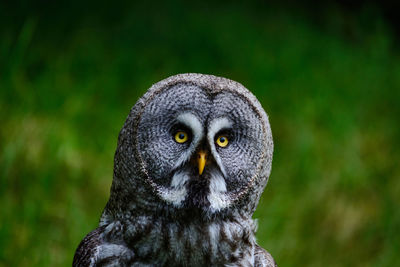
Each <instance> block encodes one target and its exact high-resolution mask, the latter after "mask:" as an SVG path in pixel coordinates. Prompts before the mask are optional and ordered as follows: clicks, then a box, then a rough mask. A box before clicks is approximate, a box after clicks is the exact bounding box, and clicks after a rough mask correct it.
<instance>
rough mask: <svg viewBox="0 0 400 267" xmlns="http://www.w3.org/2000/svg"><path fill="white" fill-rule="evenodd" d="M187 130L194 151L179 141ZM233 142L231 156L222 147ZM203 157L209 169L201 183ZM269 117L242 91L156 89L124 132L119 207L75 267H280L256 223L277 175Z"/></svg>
mask: <svg viewBox="0 0 400 267" xmlns="http://www.w3.org/2000/svg"><path fill="white" fill-rule="evenodd" d="M182 127H183V129H186V131H188V133H189V137H190V138H189V142H186V143H180V144H178V143H177V142H175V141H174V139H173V136H174V131H176V129H182ZM220 132H223V133H226V132H227V136H229V139H230V144H229V145H228V146H227V147H226V148H221V147H218V146H217V145H216V144H215V143H214V139H215V138H216V136H217V135H218V134H219V133H220ZM200 150H202V151H203V150H204V151H207V155H208V156H207V162H208V163H207V165H206V167H205V170H204V173H203V174H199V173H198V169H197V167H196V165H195V163H196V156H197V153H199V151H200ZM272 151H273V142H272V134H271V129H270V126H269V122H268V116H267V115H266V113H265V111H264V110H263V108H262V107H261V105H260V103H259V102H258V101H257V99H256V98H255V97H254V96H253V95H252V94H251V93H250V92H249V91H248V90H247V89H246V88H244V87H243V86H242V85H241V84H239V83H237V82H234V81H231V80H228V79H225V78H221V77H215V76H212V75H202V74H180V75H176V76H172V77H170V78H167V79H165V80H163V81H161V82H158V83H157V84H155V85H153V86H152V87H151V88H150V89H149V90H148V91H147V92H146V94H145V95H144V96H143V97H142V98H140V99H139V100H138V102H137V103H136V105H134V107H133V108H132V109H131V112H130V114H129V116H128V118H127V120H126V122H125V124H124V127H123V128H122V130H121V132H120V135H119V138H118V145H117V150H116V153H115V158H114V179H113V183H112V187H111V191H110V192H111V194H110V199H109V201H108V203H107V205H106V207H105V209H104V212H103V215H102V216H101V219H100V224H99V228H97V229H96V230H94V231H93V232H91V233H89V234H88V235H87V236H86V237H85V239H84V240H83V241H82V242H81V244H80V245H79V247H78V249H77V251H76V254H75V257H74V262H73V265H74V266H275V263H274V261H273V259H272V257H271V255H270V254H269V253H268V252H266V251H265V250H263V249H262V248H260V247H259V246H258V245H257V244H256V241H255V232H256V224H255V222H254V221H253V220H252V218H251V217H252V215H253V213H254V211H255V209H256V207H257V204H258V201H259V198H260V196H261V193H262V192H263V190H264V188H265V186H266V184H267V181H268V177H269V174H270V171H271V163H272Z"/></svg>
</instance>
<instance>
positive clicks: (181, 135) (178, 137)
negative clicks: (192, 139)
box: [175, 131, 189, 144]
mask: <svg viewBox="0 0 400 267" xmlns="http://www.w3.org/2000/svg"><path fill="white" fill-rule="evenodd" d="M188 138H189V137H188V134H187V133H186V132H184V131H178V132H177V133H176V134H175V141H176V142H178V143H179V144H183V143H185V142H186V141H187V140H188Z"/></svg>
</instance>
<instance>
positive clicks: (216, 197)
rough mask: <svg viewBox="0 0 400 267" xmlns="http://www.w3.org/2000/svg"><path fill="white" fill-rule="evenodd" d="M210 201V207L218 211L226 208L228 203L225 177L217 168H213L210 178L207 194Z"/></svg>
mask: <svg viewBox="0 0 400 267" xmlns="http://www.w3.org/2000/svg"><path fill="white" fill-rule="evenodd" d="M207 198H208V201H210V207H211V209H212V210H213V211H219V210H221V209H224V208H226V207H227V206H229V204H230V200H229V198H228V195H227V194H226V183H225V179H224V177H223V176H222V173H220V172H219V171H217V170H213V171H212V174H211V179H210V194H209V195H208V196H207Z"/></svg>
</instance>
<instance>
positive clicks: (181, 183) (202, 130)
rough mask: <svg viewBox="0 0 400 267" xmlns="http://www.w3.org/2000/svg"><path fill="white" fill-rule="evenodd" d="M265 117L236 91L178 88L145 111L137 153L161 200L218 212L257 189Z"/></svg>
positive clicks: (151, 102)
mask: <svg viewBox="0 0 400 267" xmlns="http://www.w3.org/2000/svg"><path fill="white" fill-rule="evenodd" d="M263 120H265V118H263V117H262V115H261V114H260V113H259V111H258V109H257V108H256V107H254V105H253V104H252V103H251V102H250V101H249V100H248V99H247V98H246V97H244V96H243V95H241V94H240V93H238V92H236V91H233V90H218V91H213V92H211V91H210V90H208V89H207V88H203V87H201V86H198V85H195V84H191V83H178V84H175V85H173V86H171V87H169V88H167V89H165V90H162V91H160V92H158V93H157V94H154V95H153V96H151V97H150V98H149V101H148V102H147V103H146V105H145V106H144V108H143V110H142V111H141V114H140V117H139V121H138V125H137V131H136V133H137V136H136V138H137V142H136V144H137V145H136V149H137V154H138V155H139V161H140V163H141V167H142V168H143V170H144V171H145V173H146V176H147V177H146V179H148V181H149V182H150V184H151V186H152V187H153V188H154V189H155V190H154V191H155V192H156V193H157V194H158V196H159V199H160V200H161V201H163V202H166V203H167V204H168V205H172V206H173V207H175V208H178V209H179V208H196V209H201V210H204V211H208V212H213V213H215V212H218V211H220V210H223V209H225V208H228V207H229V206H231V205H232V204H233V203H234V202H235V200H237V199H238V198H239V197H240V196H241V195H243V194H244V193H246V192H247V190H248V189H249V188H250V187H252V186H253V182H254V179H255V177H256V176H257V175H258V173H259V169H260V168H261V167H262V166H260V165H261V163H262V158H263V157H265V155H264V154H263V153H264V151H265V150H266V149H265V146H266V145H267V142H266V141H267V136H266V129H263V127H265V125H266V123H265V121H263Z"/></svg>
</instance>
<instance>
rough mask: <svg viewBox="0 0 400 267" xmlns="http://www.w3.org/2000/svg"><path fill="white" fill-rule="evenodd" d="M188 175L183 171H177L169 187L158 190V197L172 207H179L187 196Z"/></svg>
mask: <svg viewBox="0 0 400 267" xmlns="http://www.w3.org/2000/svg"><path fill="white" fill-rule="evenodd" d="M188 180H189V175H188V173H187V172H185V171H177V172H175V174H174V176H173V177H172V181H171V187H170V188H165V187H164V188H163V189H162V190H160V191H159V192H160V196H161V198H162V199H164V200H165V201H166V202H168V203H171V204H172V205H174V206H180V205H181V204H182V202H183V201H184V200H185V198H186V196H187V189H186V182H187V181H188Z"/></svg>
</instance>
